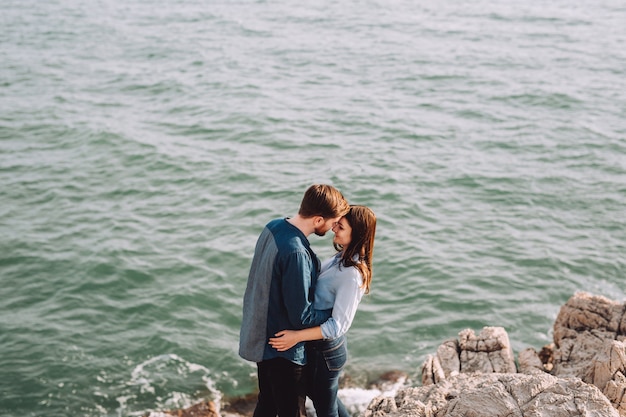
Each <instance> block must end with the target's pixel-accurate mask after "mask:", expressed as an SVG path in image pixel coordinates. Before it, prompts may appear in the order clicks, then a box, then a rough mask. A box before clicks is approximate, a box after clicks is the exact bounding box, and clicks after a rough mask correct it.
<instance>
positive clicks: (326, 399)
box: [305, 336, 350, 417]
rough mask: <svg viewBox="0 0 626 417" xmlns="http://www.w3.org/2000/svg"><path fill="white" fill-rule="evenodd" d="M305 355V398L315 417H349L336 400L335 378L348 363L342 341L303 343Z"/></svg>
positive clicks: (340, 339)
mask: <svg viewBox="0 0 626 417" xmlns="http://www.w3.org/2000/svg"><path fill="white" fill-rule="evenodd" d="M306 355H307V365H306V366H305V374H306V382H307V395H308V396H309V398H311V400H312V401H313V406H314V407H315V413H316V414H317V417H350V414H349V413H348V411H347V410H346V407H345V406H344V405H343V403H342V402H341V400H340V399H339V398H338V397H337V391H338V390H339V376H340V374H341V371H342V370H343V367H344V366H345V364H346V361H347V360H348V349H347V346H346V339H345V337H344V336H341V337H339V338H337V339H333V340H316V341H314V342H307V344H306Z"/></svg>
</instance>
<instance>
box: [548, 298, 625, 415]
mask: <svg viewBox="0 0 626 417" xmlns="http://www.w3.org/2000/svg"><path fill="white" fill-rule="evenodd" d="M554 345H555V349H554V351H553V362H554V368H553V370H552V374H553V375H556V376H559V377H568V376H575V377H578V378H580V379H582V380H583V381H584V382H587V383H589V384H593V385H595V386H596V387H598V388H599V389H600V390H602V391H603V392H604V393H605V395H606V396H607V398H609V399H610V400H611V402H612V404H613V405H614V407H615V408H616V409H617V410H618V411H619V412H620V414H621V415H622V416H626V399H625V398H624V391H626V383H625V382H624V375H626V304H620V303H618V302H616V301H612V300H609V299H608V298H605V297H602V296H596V295H591V294H588V293H585V292H577V293H576V294H574V295H573V296H572V297H571V298H570V299H569V300H568V301H567V303H565V305H563V306H562V307H561V309H560V311H559V314H558V316H557V318H556V320H555V322H554Z"/></svg>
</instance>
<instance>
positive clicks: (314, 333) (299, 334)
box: [269, 326, 322, 352]
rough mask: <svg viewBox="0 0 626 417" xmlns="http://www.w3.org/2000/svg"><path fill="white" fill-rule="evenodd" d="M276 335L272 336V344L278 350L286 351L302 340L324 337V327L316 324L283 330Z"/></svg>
mask: <svg viewBox="0 0 626 417" xmlns="http://www.w3.org/2000/svg"><path fill="white" fill-rule="evenodd" d="M274 336H276V337H272V338H270V342H269V343H270V345H272V347H273V348H274V349H276V350H277V351H279V352H284V351H285V350H288V349H291V348H292V347H293V346H295V345H296V344H298V343H300V342H306V341H309V340H320V339H322V329H321V328H320V326H315V327H309V328H308V329H302V330H283V331H280V332H278V333H276V334H275V335H274Z"/></svg>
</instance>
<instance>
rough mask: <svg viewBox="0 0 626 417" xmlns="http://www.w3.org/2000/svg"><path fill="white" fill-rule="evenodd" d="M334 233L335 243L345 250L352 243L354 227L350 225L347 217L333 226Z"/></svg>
mask: <svg viewBox="0 0 626 417" xmlns="http://www.w3.org/2000/svg"><path fill="white" fill-rule="evenodd" d="M333 233H335V237H334V238H333V243H336V244H338V245H341V246H343V247H344V248H347V247H348V245H349V244H350V242H351V241H352V227H350V224H349V223H348V221H347V220H346V218H345V217H342V218H341V219H339V221H338V222H337V223H336V224H335V225H334V226H333Z"/></svg>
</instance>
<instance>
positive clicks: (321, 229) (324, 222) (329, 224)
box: [314, 216, 341, 236]
mask: <svg viewBox="0 0 626 417" xmlns="http://www.w3.org/2000/svg"><path fill="white" fill-rule="evenodd" d="M339 219H341V217H333V218H332V219H325V218H323V217H321V216H320V217H319V220H318V221H316V223H319V226H318V225H317V224H316V225H315V230H314V232H315V234H316V235H318V236H324V235H325V234H326V232H328V231H329V230H330V229H332V228H333V226H334V225H335V223H337V222H338V221H339Z"/></svg>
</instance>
